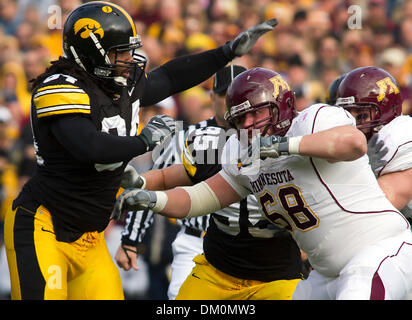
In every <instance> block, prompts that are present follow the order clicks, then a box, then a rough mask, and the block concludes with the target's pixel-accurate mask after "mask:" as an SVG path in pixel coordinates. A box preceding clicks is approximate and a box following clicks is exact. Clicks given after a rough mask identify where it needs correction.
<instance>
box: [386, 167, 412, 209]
mask: <svg viewBox="0 0 412 320" xmlns="http://www.w3.org/2000/svg"><path fill="white" fill-rule="evenodd" d="M378 183H379V186H380V187H381V189H382V191H383V192H384V193H385V196H386V198H387V199H388V200H389V201H390V202H391V203H392V205H393V206H394V207H395V208H396V209H398V210H401V209H403V208H404V207H405V206H406V205H407V204H408V203H409V202H410V201H411V200H412V169H408V170H404V171H398V172H392V173H388V174H385V175H383V176H380V177H379V178H378Z"/></svg>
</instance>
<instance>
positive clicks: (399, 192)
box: [336, 66, 412, 219]
mask: <svg viewBox="0 0 412 320" xmlns="http://www.w3.org/2000/svg"><path fill="white" fill-rule="evenodd" d="M337 97H338V98H337V102H336V105H337V106H341V107H343V108H345V109H346V110H348V111H349V112H350V113H351V114H352V115H353V116H354V117H355V118H356V124H357V127H358V129H360V130H362V131H363V132H364V133H365V135H366V138H367V139H368V141H369V144H375V145H376V146H377V149H380V150H383V149H385V148H386V154H385V155H384V156H383V157H382V160H383V161H384V162H385V163H386V164H385V165H383V166H381V167H377V168H376V169H375V175H376V177H377V178H378V182H379V185H380V186H381V188H382V190H383V191H384V193H385V194H386V197H387V198H388V199H389V200H390V201H391V202H392V204H393V205H394V206H395V207H396V208H397V209H399V210H401V212H402V213H403V214H404V215H405V216H406V217H407V218H408V219H411V218H412V130H411V128H412V118H411V117H410V116H408V115H402V114H401V113H402V97H401V93H400V90H399V88H398V85H397V83H396V80H395V79H394V78H393V77H392V76H391V75H390V74H389V73H388V72H386V71H385V70H383V69H380V68H377V67H373V66H369V67H362V68H357V69H355V70H353V71H351V72H349V73H348V74H347V76H346V77H345V80H344V81H343V82H342V83H341V85H340V86H339V89H338V92H337ZM380 150H377V151H378V152H379V151H380ZM372 156H373V155H372Z"/></svg>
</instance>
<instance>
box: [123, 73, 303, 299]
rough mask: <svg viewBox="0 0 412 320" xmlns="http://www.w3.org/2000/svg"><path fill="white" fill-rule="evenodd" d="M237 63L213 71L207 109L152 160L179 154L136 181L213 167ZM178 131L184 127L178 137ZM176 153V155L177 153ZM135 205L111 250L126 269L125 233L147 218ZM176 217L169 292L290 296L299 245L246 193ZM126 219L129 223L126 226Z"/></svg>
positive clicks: (156, 181)
mask: <svg viewBox="0 0 412 320" xmlns="http://www.w3.org/2000/svg"><path fill="white" fill-rule="evenodd" d="M245 70H246V68H243V67H241V66H236V65H230V66H227V67H225V68H223V69H221V70H219V71H218V72H217V73H216V75H215V77H214V85H213V93H211V100H212V106H213V109H214V111H215V116H214V117H212V118H210V119H208V120H206V121H201V122H200V123H198V124H196V125H195V126H189V128H188V129H187V130H186V129H185V132H179V136H182V139H179V142H177V139H176V143H173V141H172V143H169V144H168V146H167V150H166V149H165V150H164V152H163V153H161V155H160V156H159V157H158V158H157V159H156V162H155V164H156V163H157V162H158V161H159V160H160V162H163V159H166V158H168V157H169V156H168V154H175V152H176V151H177V150H184V151H183V152H182V161H181V162H180V163H179V161H175V162H176V163H175V164H174V165H171V166H167V167H166V166H165V167H164V168H162V169H159V166H158V167H157V170H150V171H148V172H146V173H144V174H143V175H142V176H141V177H140V178H143V179H141V180H140V181H141V182H140V183H139V185H142V186H143V187H144V189H146V190H163V189H169V188H173V187H175V186H190V185H193V184H195V183H198V182H200V181H204V180H206V179H207V178H209V177H211V176H213V175H214V174H215V173H217V172H219V171H220V170H221V161H220V154H221V152H222V148H223V146H224V144H225V142H226V140H227V138H228V137H229V135H230V132H232V133H235V131H234V130H233V129H231V130H228V131H226V130H225V129H228V128H227V127H228V124H227V122H226V121H225V119H224V115H225V111H226V108H225V95H226V90H227V87H228V86H229V84H230V83H231V82H232V80H233V79H234V77H236V76H237V75H238V74H240V73H242V72H243V71H245ZM181 133H185V134H184V135H185V137H184V139H183V135H182V134H181ZM183 145H185V147H183ZM162 158H163V159H162ZM176 158H177V160H178V159H179V158H180V157H178V156H177V157H176ZM132 180H133V182H132V183H130V184H131V185H134V186H135V187H137V185H136V182H137V181H138V180H139V176H137V175H136V173H134V178H133V179H132ZM146 211H147V210H145V211H144V212H146ZM141 212H142V211H140V212H137V213H135V214H134V215H130V213H129V216H128V219H126V221H127V224H126V225H127V226H126V228H127V230H129V229H132V230H131V231H130V232H125V233H124V236H123V237H122V245H121V246H120V247H119V249H118V251H117V254H116V261H117V263H118V265H119V266H121V267H122V268H124V269H126V270H127V269H129V268H130V266H131V265H130V263H132V264H134V266H135V267H136V268H137V265H136V249H135V247H136V246H137V244H135V243H134V242H132V241H130V240H131V237H129V236H128V234H139V233H141V231H140V230H141V229H144V228H143V227H142V225H143V224H146V223H144V222H142V221H144V220H145V221H148V220H147V218H146V219H144V218H143V217H142V215H141V214H139V213H141ZM132 214H133V212H132ZM149 215H150V214H147V216H149ZM136 217H138V218H136ZM209 217H210V219H209ZM133 220H134V221H135V222H133ZM136 221H137V223H136ZM179 221H180V222H181V223H182V229H181V231H180V232H179V233H178V234H177V236H176V239H175V240H174V241H173V243H172V250H173V262H172V266H171V279H170V284H169V289H168V297H169V299H177V300H188V299H190V300H215V299H217V300H267V299H271V300H290V299H291V298H292V294H293V292H294V290H295V287H296V285H297V283H298V282H299V281H300V280H301V279H302V277H303V276H302V274H301V273H302V271H306V270H302V263H301V256H300V251H299V248H298V246H297V244H296V242H295V241H294V240H293V238H292V237H291V235H290V233H289V232H287V230H285V229H284V228H276V227H275V226H274V225H272V224H271V223H270V222H269V221H268V220H266V219H265V218H264V217H263V216H262V215H261V211H260V208H259V205H258V203H257V200H256V198H255V197H254V195H252V194H251V195H249V196H247V197H246V198H245V199H242V200H241V201H240V202H237V203H233V204H231V205H230V206H228V207H227V208H224V209H222V210H217V211H216V212H213V213H212V214H211V215H210V216H209V215H207V216H201V217H193V218H191V219H181V220H179ZM130 225H132V226H133V227H132V228H130ZM129 250H130V251H129ZM251 251H252V252H253V254H251ZM126 253H127V255H126ZM182 284H183V285H182Z"/></svg>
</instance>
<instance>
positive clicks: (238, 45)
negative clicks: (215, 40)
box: [223, 19, 278, 60]
mask: <svg viewBox="0 0 412 320" xmlns="http://www.w3.org/2000/svg"><path fill="white" fill-rule="evenodd" d="M277 24H278V21H277V20H276V19H271V20H268V21H265V22H263V23H260V24H257V25H255V26H253V27H251V28H249V29H248V30H246V31H243V32H242V33H240V34H239V35H238V36H237V37H236V38H235V39H234V40H232V41H229V42H228V43H226V44H225V45H224V46H223V51H224V53H225V55H226V57H228V58H229V59H230V60H232V59H233V58H235V57H240V56H243V55H244V54H246V53H248V52H249V51H250V49H252V47H253V46H254V44H255V43H256V41H257V40H258V39H259V38H260V37H261V36H262V35H263V34H265V33H266V32H268V31H271V30H273V28H274V27H276V26H277Z"/></svg>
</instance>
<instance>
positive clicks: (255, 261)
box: [182, 119, 301, 281]
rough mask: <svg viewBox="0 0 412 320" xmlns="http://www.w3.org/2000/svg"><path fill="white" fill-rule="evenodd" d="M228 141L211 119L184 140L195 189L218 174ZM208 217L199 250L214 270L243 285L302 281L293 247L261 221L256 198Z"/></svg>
mask: <svg viewBox="0 0 412 320" xmlns="http://www.w3.org/2000/svg"><path fill="white" fill-rule="evenodd" d="M232 133H233V131H232ZM229 135H230V132H228V131H226V130H224V129H223V128H220V127H217V124H216V122H215V120H214V119H211V120H209V126H207V127H203V128H199V129H196V130H195V131H193V133H192V134H191V135H189V136H188V139H187V140H186V149H185V150H184V152H183V153H182V160H183V164H184V166H185V168H186V171H187V174H188V175H189V177H190V178H191V180H192V181H193V183H198V182H200V181H203V180H205V179H207V178H209V177H211V176H213V175H214V174H216V173H218V172H219V171H220V170H221V163H220V160H221V156H220V153H221V152H222V149H223V146H224V144H225V142H226V140H227V138H229ZM210 216H211V218H210V220H209V227H208V229H207V232H206V235H205V238H204V243H203V249H204V254H205V256H206V258H207V260H208V261H209V262H210V263H211V264H212V265H213V266H215V267H216V268H217V269H219V270H221V271H223V272H225V273H227V274H229V275H232V276H235V277H238V278H241V279H251V280H260V281H274V280H279V279H296V278H300V277H301V258H300V250H299V248H298V246H297V244H296V242H295V241H294V240H293V238H292V236H291V235H290V233H289V232H288V231H286V230H283V229H280V228H278V227H276V226H274V225H273V224H271V223H270V222H269V221H268V220H266V219H265V218H264V216H263V215H262V213H261V211H260V208H259V205H258V203H257V201H256V198H255V197H254V195H250V196H248V197H247V198H246V199H243V200H242V201H240V202H239V203H234V204H232V205H230V206H229V207H227V208H224V209H221V210H219V211H217V212H214V213H212V214H211V215H210Z"/></svg>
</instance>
